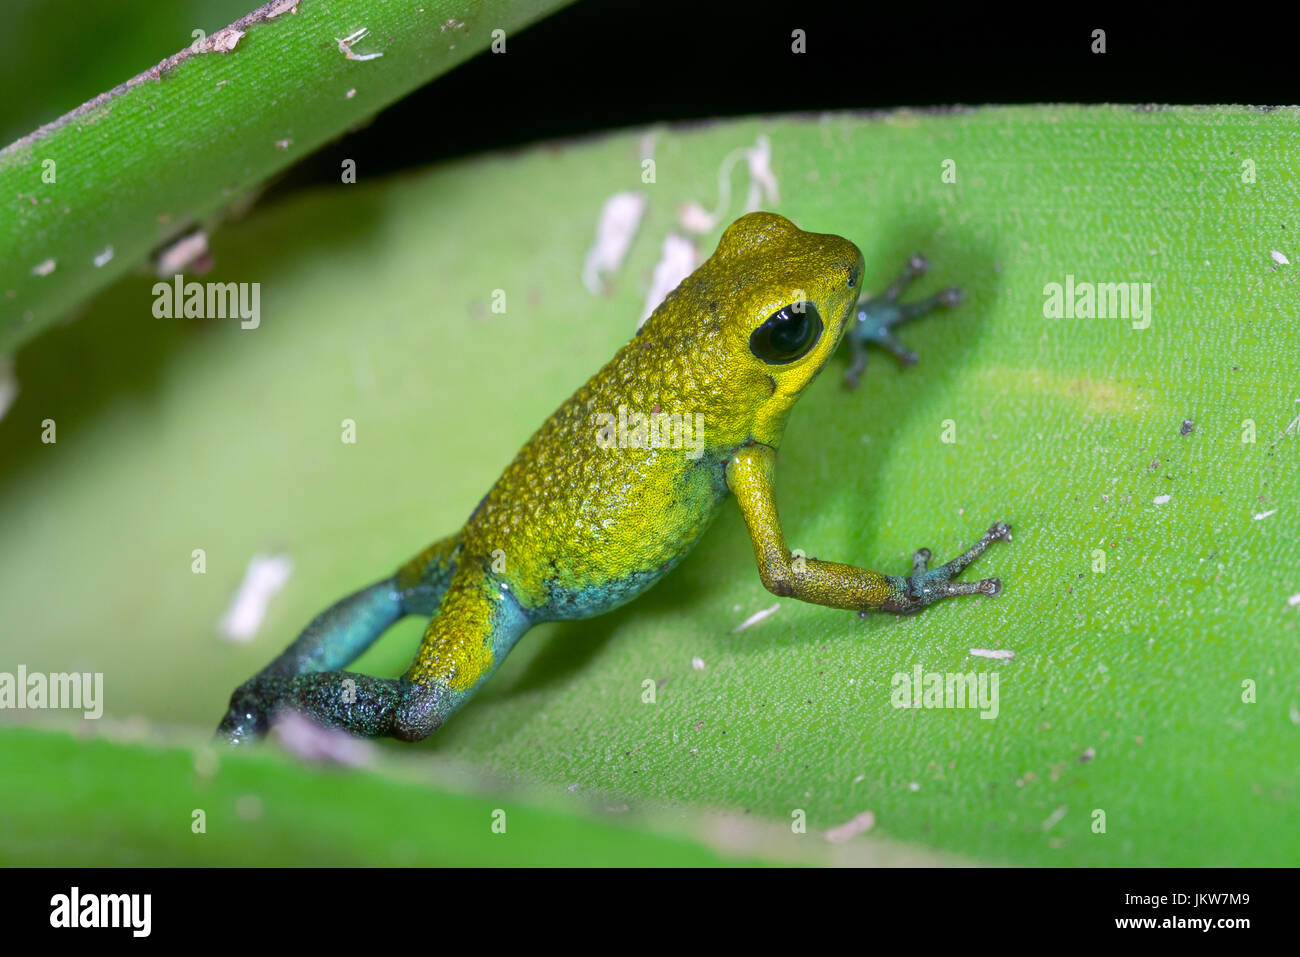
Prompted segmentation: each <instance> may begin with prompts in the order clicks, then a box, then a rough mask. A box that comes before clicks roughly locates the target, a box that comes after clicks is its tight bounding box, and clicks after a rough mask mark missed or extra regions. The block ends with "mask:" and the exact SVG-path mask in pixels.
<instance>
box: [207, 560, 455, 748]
mask: <svg viewBox="0 0 1300 957" xmlns="http://www.w3.org/2000/svg"><path fill="white" fill-rule="evenodd" d="M458 548H459V539H458V538H457V537H456V536H452V537H450V538H445V539H443V540H442V541H440V542H436V543H435V544H433V545H431V546H429V547H428V548H427V549H425V550H424V551H423V552H421V553H420V554H419V555H417V556H416V557H415V558H413V559H412V560H411V561H410V562H408V563H407V564H405V565H403V566H402V567H401V568H400V569H398V570H397V572H395V573H394V574H392V575H390V576H389V577H387V578H384V579H382V580H381V581H377V582H375V583H374V584H373V585H369V586H367V587H366V588H363V589H361V590H360V591H357V592H354V593H353V594H351V595H348V596H347V597H346V598H344V599H342V600H340V601H338V602H336V603H335V604H333V605H331V606H330V607H329V608H327V609H326V610H325V611H323V612H321V613H320V614H319V615H317V616H316V617H315V618H313V619H312V621H311V623H310V624H308V625H307V627H306V628H304V629H303V630H302V633H301V634H300V635H299V636H298V637H297V638H296V639H295V640H294V642H293V644H291V645H290V646H289V647H288V648H286V649H285V650H284V651H283V652H282V653H281V654H280V655H279V656H278V657H277V658H276V659H275V660H274V661H272V662H271V663H270V664H269V665H267V666H266V667H265V668H263V669H262V670H261V671H260V672H259V673H258V674H257V675H256V676H255V677H254V678H252V679H251V680H249V681H248V682H245V683H244V684H243V685H242V686H240V688H239V689H238V690H237V691H236V692H235V694H234V695H233V696H232V697H231V701H230V709H229V710H228V712H227V714H226V717H225V719H224V720H223V721H222V722H221V727H220V729H219V733H220V734H222V735H224V736H225V737H227V738H228V739H230V740H231V741H239V740H242V739H245V738H248V737H256V736H257V735H259V734H262V733H264V732H265V731H266V728H267V722H268V720H269V717H270V712H271V710H272V706H274V705H275V704H276V703H277V702H278V700H279V699H280V698H281V697H283V692H284V689H285V688H286V687H287V686H288V685H289V684H290V683H291V682H292V680H293V679H294V678H296V677H298V676H303V675H313V674H322V673H329V672H334V671H336V670H337V669H339V668H343V667H345V666H346V665H348V664H350V663H351V662H353V661H355V660H356V659H357V658H359V657H360V656H361V654H362V653H363V652H365V650H366V649H367V648H369V647H370V646H371V645H372V644H374V643H375V641H376V640H378V638H379V637H380V635H382V634H383V633H384V632H385V631H386V630H387V629H388V628H389V627H390V626H391V625H392V624H393V623H395V622H396V621H398V620H399V619H400V618H403V617H405V616H406V615H410V614H425V615H427V614H431V613H432V612H433V609H434V608H436V607H437V605H438V602H439V601H440V600H441V599H442V596H443V593H444V592H445V591H446V590H447V585H448V584H449V582H450V580H451V577H452V573H453V572H454V570H455V559H456V555H457V551H458ZM309 683H310V682H305V683H304V684H309Z"/></svg>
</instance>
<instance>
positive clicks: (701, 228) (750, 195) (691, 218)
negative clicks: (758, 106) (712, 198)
mask: <svg viewBox="0 0 1300 957" xmlns="http://www.w3.org/2000/svg"><path fill="white" fill-rule="evenodd" d="M742 159H743V160H744V161H745V165H746V167H747V168H748V170H749V189H748V191H747V193H746V196H745V208H744V210H743V212H746V213H752V212H754V211H755V210H756V209H759V208H761V207H762V206H764V205H774V204H776V203H777V202H778V201H779V196H780V194H779V191H778V188H777V182H776V174H775V173H773V172H772V141H771V140H770V139H768V138H767V136H765V135H763V134H759V136H758V138H757V139H756V140H755V141H754V145H753V146H742V147H738V148H737V149H734V150H732V151H731V152H730V153H728V154H727V155H726V156H725V157H723V159H722V163H721V165H720V166H719V167H718V205H717V208H716V209H714V210H713V212H711V213H710V212H708V211H706V210H705V209H704V207H703V206H701V205H700V204H699V203H687V204H686V205H684V206H682V207H681V208H680V209H678V211H677V221H678V223H680V224H681V227H682V229H685V230H686V231H687V232H692V233H707V232H710V231H711V230H713V229H714V228H716V227H717V226H718V224H719V223H721V222H722V221H723V219H724V217H726V215H727V210H728V208H729V207H730V206H731V171H732V169H733V168H734V167H735V165H736V164H737V163H739V162H740V161H741V160H742Z"/></svg>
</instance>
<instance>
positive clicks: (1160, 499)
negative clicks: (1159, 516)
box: [1151, 495, 1173, 505]
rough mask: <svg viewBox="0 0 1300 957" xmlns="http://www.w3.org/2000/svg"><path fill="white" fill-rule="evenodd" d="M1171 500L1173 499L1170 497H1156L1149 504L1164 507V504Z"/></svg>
mask: <svg viewBox="0 0 1300 957" xmlns="http://www.w3.org/2000/svg"><path fill="white" fill-rule="evenodd" d="M1171 498H1173V496H1172V495H1157V496H1156V497H1155V498H1153V499H1152V500H1151V503H1152V504H1153V505H1164V504H1165V502H1167V501H1169V500H1170V499H1171Z"/></svg>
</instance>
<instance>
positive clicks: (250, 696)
mask: <svg viewBox="0 0 1300 957" xmlns="http://www.w3.org/2000/svg"><path fill="white" fill-rule="evenodd" d="M270 728H271V721H270V716H269V715H268V714H267V711H266V707H265V705H264V704H263V703H262V700H261V698H260V696H259V695H258V694H257V693H256V692H255V691H253V690H252V689H249V688H247V687H243V686H241V687H240V688H238V689H237V690H236V691H235V693H234V694H233V695H231V696H230V706H229V707H228V708H227V709H226V714H225V717H223V718H222V719H221V724H219V725H218V726H217V738H218V739H220V740H222V741H225V742H226V743H227V744H231V745H240V744H251V743H252V742H254V741H257V740H258V739H260V738H263V737H265V736H266V733H267V732H268V731H269V730H270Z"/></svg>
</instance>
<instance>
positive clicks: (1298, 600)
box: [1286, 591, 1300, 608]
mask: <svg viewBox="0 0 1300 957" xmlns="http://www.w3.org/2000/svg"><path fill="white" fill-rule="evenodd" d="M1286 603H1287V604H1288V605H1290V606H1291V607H1292V608H1296V607H1300V591H1298V592H1296V593H1295V594H1294V595H1292V596H1291V597H1290V598H1288V599H1287V600H1286Z"/></svg>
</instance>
